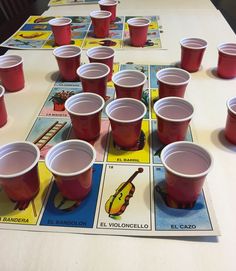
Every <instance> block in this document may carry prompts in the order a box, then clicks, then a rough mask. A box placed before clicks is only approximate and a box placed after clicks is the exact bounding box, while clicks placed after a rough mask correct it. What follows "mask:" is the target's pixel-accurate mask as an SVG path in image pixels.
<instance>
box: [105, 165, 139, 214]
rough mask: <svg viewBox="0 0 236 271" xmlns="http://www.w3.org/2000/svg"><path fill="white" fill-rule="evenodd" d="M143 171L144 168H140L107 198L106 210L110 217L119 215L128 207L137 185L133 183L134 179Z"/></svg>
mask: <svg viewBox="0 0 236 271" xmlns="http://www.w3.org/2000/svg"><path fill="white" fill-rule="evenodd" d="M142 172H143V168H138V170H137V171H135V172H134V173H133V175H132V176H131V177H130V178H129V179H128V180H127V181H126V182H123V183H122V184H121V185H119V187H118V188H117V189H116V192H115V194H114V195H112V196H110V198H109V199H108V200H107V202H106V203H105V210H106V212H107V213H108V214H109V216H110V217H112V216H119V215H121V214H122V213H123V212H124V211H125V209H126V207H127V206H128V205H129V200H130V198H131V197H132V196H133V194H134V191H135V186H134V185H133V184H132V181H133V180H134V178H135V177H136V176H137V175H138V174H139V173H142Z"/></svg>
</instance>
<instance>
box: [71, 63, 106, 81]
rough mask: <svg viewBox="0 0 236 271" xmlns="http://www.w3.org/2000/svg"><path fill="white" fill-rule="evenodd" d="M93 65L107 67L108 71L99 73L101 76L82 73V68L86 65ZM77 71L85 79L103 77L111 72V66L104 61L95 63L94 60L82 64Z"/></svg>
mask: <svg viewBox="0 0 236 271" xmlns="http://www.w3.org/2000/svg"><path fill="white" fill-rule="evenodd" d="M88 66H90V67H92V66H98V67H99V66H100V67H103V68H105V69H107V71H106V72H104V74H102V75H99V76H96V77H93V76H84V75H83V74H80V72H81V70H82V69H83V68H84V67H88ZM76 73H77V75H78V76H79V77H81V78H84V79H101V78H103V77H106V76H107V75H108V74H109V73H110V68H109V66H108V65H106V64H104V63H95V62H92V63H87V64H83V65H81V66H80V67H79V68H78V69H77V70H76Z"/></svg>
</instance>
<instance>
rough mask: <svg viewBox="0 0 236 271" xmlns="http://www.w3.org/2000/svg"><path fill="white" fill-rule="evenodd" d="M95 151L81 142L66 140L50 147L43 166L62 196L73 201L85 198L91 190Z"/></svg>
mask: <svg viewBox="0 0 236 271" xmlns="http://www.w3.org/2000/svg"><path fill="white" fill-rule="evenodd" d="M95 159H96V151H95V149H94V148H93V146H92V145H91V144H89V143H87V142H85V141H83V140H76V139H75V140H66V141H63V142H61V143H59V144H56V145H55V146H54V147H52V148H51V149H50V150H49V152H48V153H47V154H46V157H45V164H46V166H47V168H48V169H49V170H50V171H51V172H52V174H53V176H54V178H55V181H56V185H57V187H58V189H59V191H60V192H61V194H62V196H63V197H65V198H67V199H69V200H74V201H81V200H83V199H84V198H86V197H87V195H88V194H89V192H90V191H91V188H92V174H93V168H92V167H93V164H94V162H95Z"/></svg>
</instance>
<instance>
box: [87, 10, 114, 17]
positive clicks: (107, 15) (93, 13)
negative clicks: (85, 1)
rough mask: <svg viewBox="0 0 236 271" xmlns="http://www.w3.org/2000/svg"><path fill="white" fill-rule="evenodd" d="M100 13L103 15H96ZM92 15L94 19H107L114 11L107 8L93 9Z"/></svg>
mask: <svg viewBox="0 0 236 271" xmlns="http://www.w3.org/2000/svg"><path fill="white" fill-rule="evenodd" d="M98 13H99V14H100V15H101V16H96V14H98ZM89 15H90V17H91V18H94V19H106V18H109V17H111V15H112V13H111V12H110V11H107V10H93V11H91V12H90V14H89Z"/></svg>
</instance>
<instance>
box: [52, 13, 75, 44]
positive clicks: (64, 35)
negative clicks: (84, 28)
mask: <svg viewBox="0 0 236 271" xmlns="http://www.w3.org/2000/svg"><path fill="white" fill-rule="evenodd" d="M71 22H72V20H71V19H70V18H55V19H52V20H50V21H49V22H48V23H49V24H50V25H51V28H52V32H53V36H54V41H55V44H56V45H58V46H61V45H67V44H70V42H71Z"/></svg>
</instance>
